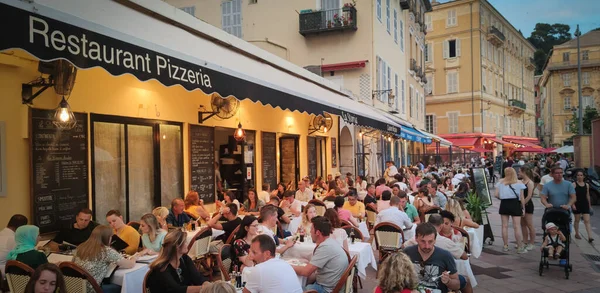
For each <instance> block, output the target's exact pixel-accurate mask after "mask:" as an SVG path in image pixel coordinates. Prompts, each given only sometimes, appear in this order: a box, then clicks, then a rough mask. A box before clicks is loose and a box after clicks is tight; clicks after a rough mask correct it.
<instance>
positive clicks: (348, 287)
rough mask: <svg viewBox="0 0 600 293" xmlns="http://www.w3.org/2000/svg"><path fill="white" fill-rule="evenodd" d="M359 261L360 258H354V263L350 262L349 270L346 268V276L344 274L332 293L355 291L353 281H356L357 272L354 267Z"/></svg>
mask: <svg viewBox="0 0 600 293" xmlns="http://www.w3.org/2000/svg"><path fill="white" fill-rule="evenodd" d="M357 260H358V256H354V257H353V258H352V261H350V264H349V265H348V268H346V270H345V271H344V274H342V277H341V278H340V280H339V281H338V283H337V284H336V285H335V287H334V288H333V290H332V291H331V293H352V290H353V286H352V281H353V280H354V274H355V272H356V270H355V268H354V267H355V266H356V261H357Z"/></svg>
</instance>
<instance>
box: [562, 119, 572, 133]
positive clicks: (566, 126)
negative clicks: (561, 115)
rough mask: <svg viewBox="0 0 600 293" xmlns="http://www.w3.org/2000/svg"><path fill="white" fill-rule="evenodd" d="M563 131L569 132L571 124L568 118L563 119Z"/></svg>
mask: <svg viewBox="0 0 600 293" xmlns="http://www.w3.org/2000/svg"><path fill="white" fill-rule="evenodd" d="M564 132H571V124H570V123H569V121H568V120H565V128H564Z"/></svg>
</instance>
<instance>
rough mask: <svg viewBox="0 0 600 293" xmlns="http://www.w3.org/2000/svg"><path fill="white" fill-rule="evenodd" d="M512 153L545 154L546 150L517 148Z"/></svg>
mask: <svg viewBox="0 0 600 293" xmlns="http://www.w3.org/2000/svg"><path fill="white" fill-rule="evenodd" d="M514 152H515V153H516V152H521V153H545V152H546V150H545V149H543V148H534V147H530V146H528V147H522V148H518V149H515V150H514Z"/></svg>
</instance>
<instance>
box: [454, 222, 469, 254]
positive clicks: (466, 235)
mask: <svg viewBox="0 0 600 293" xmlns="http://www.w3.org/2000/svg"><path fill="white" fill-rule="evenodd" d="M452 228H454V230H456V231H458V232H460V234H461V235H462V237H463V238H462V241H463V245H464V247H465V252H466V253H471V239H470V238H469V233H468V232H467V231H466V230H465V229H463V228H461V227H456V226H454V225H453V226H452Z"/></svg>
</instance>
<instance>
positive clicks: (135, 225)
mask: <svg viewBox="0 0 600 293" xmlns="http://www.w3.org/2000/svg"><path fill="white" fill-rule="evenodd" d="M127 226H131V227H132V228H133V229H135V231H140V222H136V221H131V222H129V223H127Z"/></svg>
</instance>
